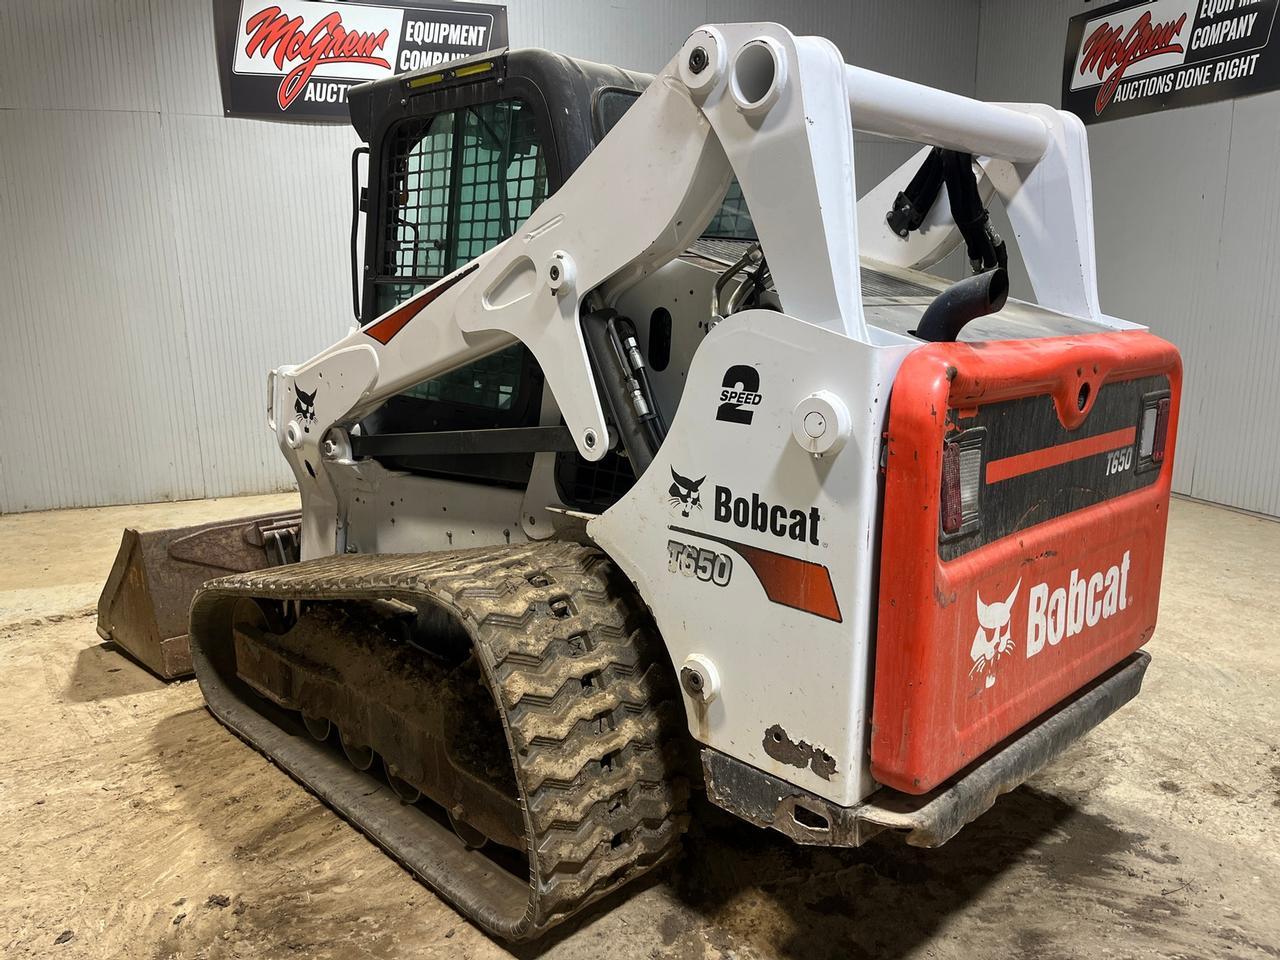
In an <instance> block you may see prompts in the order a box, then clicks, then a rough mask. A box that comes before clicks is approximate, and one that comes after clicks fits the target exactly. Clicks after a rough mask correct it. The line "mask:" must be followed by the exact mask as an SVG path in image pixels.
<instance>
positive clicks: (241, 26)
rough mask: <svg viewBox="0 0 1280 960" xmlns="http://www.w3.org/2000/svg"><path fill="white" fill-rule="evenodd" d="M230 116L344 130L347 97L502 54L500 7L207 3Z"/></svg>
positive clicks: (354, 0) (414, 2)
mask: <svg viewBox="0 0 1280 960" xmlns="http://www.w3.org/2000/svg"><path fill="white" fill-rule="evenodd" d="M213 22H214V35H215V39H216V42H217V46H218V72H219V74H220V75H221V79H222V106H223V111H224V112H225V113H226V115H227V116H229V117H256V118H258V119H264V120H295V121H297V120H302V121H312V122H317V121H319V122H330V123H334V122H344V123H345V122H346V121H347V119H348V115H347V90H348V88H350V87H351V86H353V85H355V84H357V83H364V82H366V81H368V80H379V79H381V78H383V77H388V76H391V75H392V74H394V73H404V72H406V71H409V70H420V69H422V68H424V67H433V66H435V65H436V64H439V63H444V62H445V61H447V60H457V59H458V58H459V57H469V56H472V55H473V54H477V53H486V52H488V51H489V50H494V49H497V48H499V47H505V46H506V45H507V8H506V7H505V6H499V5H497V4H485V3H462V2H455V0H437V2H429V0H389V2H388V0H382V2H378V3H366V2H364V0H351V2H347V3H334V2H329V0H213Z"/></svg>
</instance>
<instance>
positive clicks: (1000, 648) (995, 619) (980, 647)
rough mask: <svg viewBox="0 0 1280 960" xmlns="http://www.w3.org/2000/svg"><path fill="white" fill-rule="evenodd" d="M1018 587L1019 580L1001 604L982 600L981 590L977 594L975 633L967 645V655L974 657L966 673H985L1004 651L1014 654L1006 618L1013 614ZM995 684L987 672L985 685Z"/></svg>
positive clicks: (994, 679)
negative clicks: (971, 642)
mask: <svg viewBox="0 0 1280 960" xmlns="http://www.w3.org/2000/svg"><path fill="white" fill-rule="evenodd" d="M1021 586H1022V580H1018V582H1017V583H1015V584H1014V585H1013V592H1012V593H1010V594H1009V596H1008V597H1006V598H1005V599H1004V600H1003V601H1002V602H1001V603H983V602H982V593H981V592H979V593H978V632H977V633H975V634H974V635H973V645H972V646H971V647H969V657H970V659H972V660H973V666H972V667H971V668H970V670H969V676H973V675H974V674H975V673H986V671H987V668H988V667H990V666H991V665H992V664H993V663H995V662H996V661H997V660H999V659H1000V658H1001V657H1003V656H1004V655H1005V654H1006V653H1013V647H1014V643H1013V637H1012V636H1010V632H1009V618H1010V617H1012V616H1013V602H1014V601H1015V600H1017V599H1018V588H1019V587H1021ZM987 631H990V633H988V632H987ZM995 683H996V677H995V674H994V673H987V674H986V680H985V684H986V686H987V687H988V688H990V687H994V686H995Z"/></svg>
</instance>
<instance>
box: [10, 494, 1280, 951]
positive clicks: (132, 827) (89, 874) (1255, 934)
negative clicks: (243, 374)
mask: <svg viewBox="0 0 1280 960" xmlns="http://www.w3.org/2000/svg"><path fill="white" fill-rule="evenodd" d="M291 502H292V498H290V497H259V498H246V499H242V500H224V501H208V502H203V503H185V504H166V505H155V506H143V507H118V508H107V509H100V510H79V511H65V512H58V513H47V514H26V515H18V516H5V517H0V544H3V546H4V549H3V557H4V559H3V560H0V677H3V687H2V688H0V689H2V690H3V695H2V696H0V953H3V955H4V956H5V957H10V958H16V957H68V958H70V957H102V958H106V957H131V958H132V957H138V958H142V957H146V958H161V957H173V956H181V957H209V958H225V957H264V958H274V957H333V958H347V957H379V958H383V957H386V958H390V957H407V956H413V957H474V958H489V957H502V956H507V955H508V951H507V950H506V949H505V948H504V947H503V946H502V945H501V944H498V943H495V942H493V941H492V940H490V939H489V938H488V937H486V936H485V935H484V934H482V933H481V932H479V931H478V930H477V929H475V928H474V927H472V926H471V925H470V924H468V923H467V922H466V921H465V920H462V919H461V918H459V917H458V916H457V915H456V914H455V913H454V912H453V911H452V910H450V908H449V907H447V906H446V905H444V904H443V903H442V902H440V901H439V900H437V899H436V898H435V897H434V896H433V895H432V894H431V892H430V891H429V890H427V889H426V888H425V887H423V886H421V885H419V884H418V883H416V882H415V881H413V880H412V879H410V877H409V876H408V875H407V874H406V873H404V871H402V870H401V869H400V868H399V867H398V866H396V865H395V864H394V863H392V862H391V861H390V860H388V859H387V858H386V857H385V856H383V855H382V854H381V853H380V852H379V851H378V850H377V849H376V848H374V847H373V846H372V845H371V844H369V843H368V842H367V841H366V840H365V839H363V837H362V836H361V835H360V834H358V833H357V832H356V831H354V830H353V829H352V828H350V827H349V826H347V825H346V824H345V823H344V822H343V821H341V820H339V819H338V818H337V817H335V816H334V815H332V814H331V813H329V812H328V811H327V810H326V809H325V808H323V807H321V806H320V805H319V804H318V803H317V802H316V801H314V800H313V799H312V798H311V797H310V796H309V795H308V794H306V793H305V792H304V791H303V790H302V789H301V788H300V787H298V786H297V785H296V784H295V783H294V782H293V781H292V780H290V779H289V778H288V777H287V776H285V775H284V774H283V773H280V772H279V771H278V770H276V769H275V768H273V767H272V766H270V765H269V764H268V763H267V762H266V761H265V760H263V759H262V758H261V757H260V756H259V755H258V754H257V753H255V752H254V751H252V750H251V749H249V748H248V747H246V746H245V745H244V744H242V743H241V742H240V741H238V740H236V739H235V738H234V737H233V736H231V735H230V734H229V733H228V732H227V731H226V730H225V729H223V728H222V727H221V726H219V725H218V724H217V723H216V722H215V721H214V720H213V719H212V718H211V717H210V716H209V714H208V713H207V712H206V711H205V710H204V708H203V706H202V701H201V698H200V693H199V690H198V689H197V688H196V685H195V684H194V683H192V682H186V683H175V684H164V683H161V682H160V681H159V680H156V679H155V678H153V677H152V676H151V675H149V674H148V673H146V672H145V671H144V670H142V669H141V668H139V667H137V666H136V665H135V664H133V663H132V662H131V661H129V660H127V659H125V658H124V657H123V656H121V655H120V654H119V653H118V652H116V651H115V650H114V649H113V648H111V647H110V646H109V645H105V644H103V643H102V642H101V641H100V640H99V638H98V637H97V635H96V634H95V632H94V617H93V607H94V604H95V602H96V599H97V594H98V591H99V589H100V587H101V583H102V580H103V578H104V576H105V575H106V572H107V570H108V568H109V566H110V563H111V559H112V556H113V555H114V552H115V548H116V545H117V543H118V540H119V532H120V529H121V527H122V526H123V525H125V524H138V525H142V526H167V525H176V524H188V523H194V522H197V521H199V520H203V519H212V518H215V517H220V516H235V515H241V514H248V513H256V512H260V511H264V510H270V509H283V508H285V507H287V506H288V505H289V504H290V503H291ZM1277 588H1280V524H1278V523H1273V522H1270V521H1266V520H1260V519H1257V518H1253V517H1248V516H1242V515H1240V514H1236V513H1231V512H1228V511H1225V510H1220V509H1216V508H1212V507H1208V506H1205V505H1202V504H1196V503H1189V502H1177V503H1175V505H1174V509H1173V510H1172V518H1171V528H1170V538H1169V553H1168V559H1167V562H1166V567H1165V582H1164V597H1163V603H1162V610H1161V617H1160V625H1159V627H1158V629H1157V631H1156V636H1155V639H1154V641H1153V642H1152V644H1151V646H1150V649H1151V651H1152V653H1153V654H1154V656H1155V660H1154V662H1153V664H1152V667H1151V670H1150V672H1149V673H1148V675H1147V685H1146V687H1145V689H1144V691H1143V694H1142V696H1141V697H1140V698H1139V699H1138V700H1137V701H1135V702H1134V703H1133V704H1131V705H1129V706H1128V707H1126V708H1125V709H1124V710H1123V711H1122V712H1121V713H1120V714H1118V715H1117V716H1116V717H1115V718H1113V719H1112V720H1111V721H1109V722H1108V723H1106V724H1104V725H1103V726H1102V727H1101V728H1099V729H1098V730H1096V731H1095V732H1094V733H1093V734H1092V735H1090V736H1089V737H1088V738H1086V739H1085V740H1084V741H1083V742H1081V743H1079V744H1077V745H1076V746H1075V747H1074V748H1072V749H1071V750H1070V751H1069V752H1068V753H1067V754H1065V755H1064V756H1063V757H1062V758H1060V759H1059V760H1058V761H1057V762H1056V763H1054V764H1052V765H1051V766H1050V767H1048V768H1047V769H1046V770H1044V771H1042V772H1041V773H1040V775H1038V776H1037V777H1035V778H1034V780H1033V781H1032V782H1031V783H1030V784H1028V785H1027V786H1025V787H1023V788H1021V789H1019V790H1017V791H1015V792H1014V793H1012V794H1010V795H1008V796H1006V797H1004V798H1003V799H1001V800H1000V801H999V802H998V804H997V805H996V808H995V809H994V810H992V811H991V812H990V813H989V814H987V815H986V816H984V817H983V818H981V819H980V820H979V821H978V822H976V823H974V824H972V825H970V826H969V827H968V828H966V829H965V830H964V831H963V832H962V834H961V835H960V836H959V837H958V838H956V839H955V840H953V841H952V842H951V843H950V844H948V845H947V846H945V847H943V848H941V849H939V850H935V851H920V850H913V849H910V848H907V847H904V846H902V845H901V844H900V842H899V841H896V840H894V839H893V838H880V839H877V840H876V841H874V842H872V843H871V844H869V845H867V846H866V847H863V848H862V849H860V850H856V851H841V852H831V851H822V850H817V851H815V850H806V849H801V848H798V847H795V846H793V845H791V844H790V843H788V842H787V841H786V840H784V839H782V838H781V837H778V836H777V835H774V834H766V833H761V832H757V831H755V830H753V829H751V828H750V827H747V826H745V825H743V824H741V823H739V822H736V821H734V820H732V819H730V818H727V817H724V816H718V815H716V814H715V812H714V811H708V812H707V815H706V816H705V817H703V818H702V819H701V821H700V823H699V825H698V826H697V827H696V828H695V830H694V832H693V833H692V834H691V835H690V837H689V838H688V840H687V844H686V850H687V854H686V856H685V858H684V859H683V860H682V861H681V862H679V863H678V864H677V865H675V867H673V868H671V869H668V870H667V871H665V872H663V873H660V874H659V875H657V876H655V877H652V878H650V879H648V880H646V881H644V882H642V883H641V884H640V885H639V886H638V888H634V889H631V890H629V891H627V892H626V893H624V894H623V895H620V896H617V897H615V898H613V899H612V900H611V901H609V902H606V904H604V905H603V906H602V907H600V908H598V909H595V910H593V911H591V912H590V913H589V914H588V915H587V916H586V917H584V918H582V919H581V920H579V921H577V922H575V923H573V924H571V925H570V926H569V927H568V928H566V929H564V930H563V932H561V933H557V934H556V935H554V936H553V937H552V938H551V939H550V940H547V941H544V942H543V943H542V944H539V945H538V946H536V947H533V948H523V949H521V950H520V951H519V952H518V953H517V955H518V956H528V957H535V956H546V957H548V958H552V957H557V958H588V957H592V958H594V957H603V956H609V957H679V958H687V960H693V958H699V960H702V958H714V957H737V958H750V957H761V958H764V957H796V958H810V957H818V958H821V957H832V958H835V957H840V958H858V957H868V958H870V957H875V958H898V957H931V958H957V960H958V958H973V957H998V956H1016V957H1030V958H1036V957H1046V958H1049V957H1053V958H1061V957H1081V958H1083V957H1089V958H1097V957H1169V958H1191V957H1205V958H1208V957H1259V958H1277V957H1280V840H1277V836H1280V705H1278V703H1280V699H1278V698H1280V686H1278V685H1277V679H1278V678H1280V653H1278V652H1277V647H1276V645H1275V643H1274V640H1273V636H1274V628H1275V624H1276V622H1277V620H1278V619H1280V599H1278V597H1280V590H1278V589H1277Z"/></svg>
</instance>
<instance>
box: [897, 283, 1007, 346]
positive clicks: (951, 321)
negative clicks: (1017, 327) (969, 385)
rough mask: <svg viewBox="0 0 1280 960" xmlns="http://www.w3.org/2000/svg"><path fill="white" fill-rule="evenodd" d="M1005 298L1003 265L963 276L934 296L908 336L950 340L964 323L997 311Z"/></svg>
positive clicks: (941, 341) (939, 341) (935, 340)
mask: <svg viewBox="0 0 1280 960" xmlns="http://www.w3.org/2000/svg"><path fill="white" fill-rule="evenodd" d="M1008 298H1009V273H1008V271H1007V270H1005V269H1004V268H1003V267H996V268H995V269H994V270H988V271H987V272H986V273H979V274H977V275H975V276H972V277H966V278H965V279H964V280H961V281H960V282H959V283H953V284H952V285H951V286H949V287H947V289H945V290H943V291H942V292H941V293H940V294H938V295H937V297H935V298H934V300H933V303H931V304H929V306H928V308H927V309H926V310H925V312H924V316H923V317H921V318H920V326H919V327H917V328H916V329H915V330H912V331H911V335H912V336H914V337H916V338H918V339H920V340H927V341H929V342H930V343H952V342H954V341H955V339H956V337H958V336H959V335H960V331H961V330H962V329H964V325H965V324H966V323H968V322H969V321H970V320H976V319H978V317H985V316H987V315H988V314H992V313H998V312H999V311H1000V310H1001V309H1002V308H1003V307H1004V303H1005V300H1007V299H1008Z"/></svg>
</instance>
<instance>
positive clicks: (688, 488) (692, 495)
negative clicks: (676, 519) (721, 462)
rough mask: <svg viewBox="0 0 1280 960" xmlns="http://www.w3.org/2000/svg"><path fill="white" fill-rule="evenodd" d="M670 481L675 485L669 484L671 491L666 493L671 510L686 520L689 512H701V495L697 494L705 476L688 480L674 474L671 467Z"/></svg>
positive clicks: (673, 469) (674, 470) (673, 468)
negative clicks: (669, 495)
mask: <svg viewBox="0 0 1280 960" xmlns="http://www.w3.org/2000/svg"><path fill="white" fill-rule="evenodd" d="M671 479H672V480H674V481H675V483H673V484H671V489H670V490H668V491H667V492H668V493H670V494H671V497H670V499H668V500H667V503H669V504H671V508H672V510H679V511H680V516H682V517H685V518H686V519H687V518H688V516H689V511H690V510H701V509H702V494H701V493H699V492H698V489H699V488H700V487H701V486H702V481H703V480H706V479H707V478H706V475H705V474H704V475H703V476H702V478H701V479H698V480H690V479H688V478H687V477H682V476H680V474H678V473H676V468H675V467H672V468H671Z"/></svg>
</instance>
